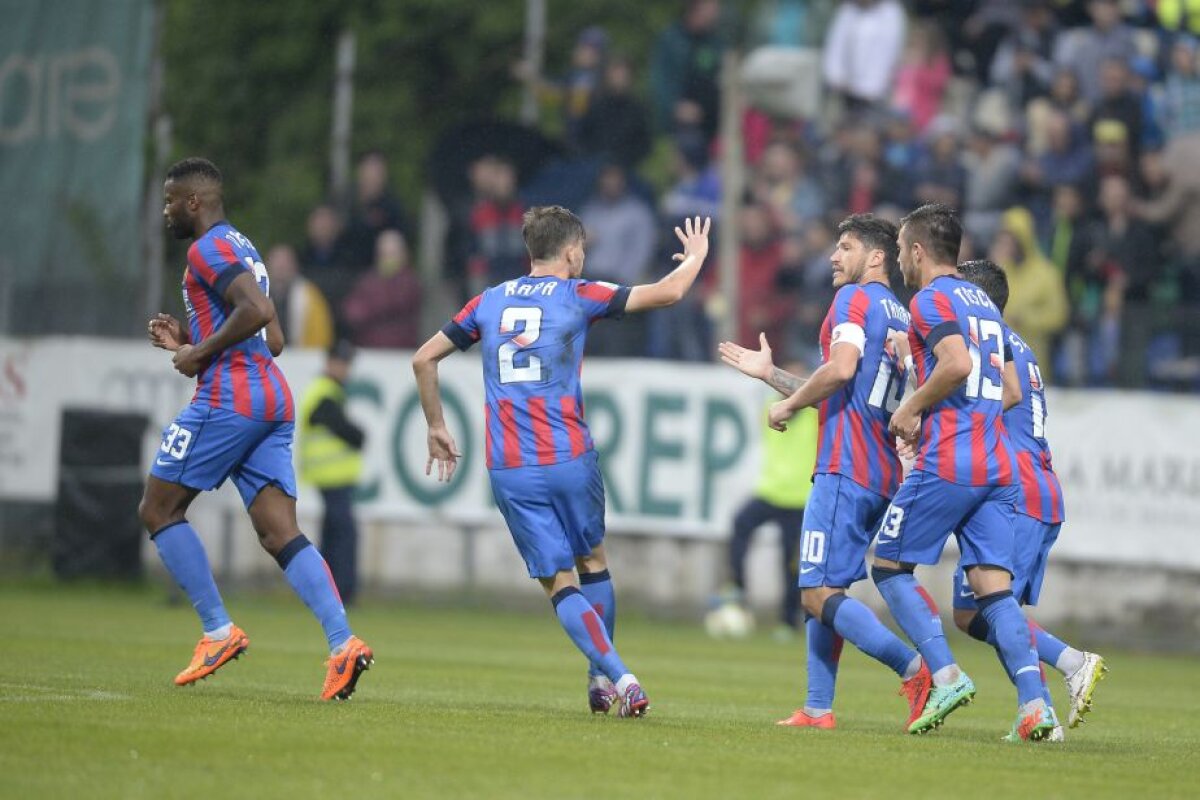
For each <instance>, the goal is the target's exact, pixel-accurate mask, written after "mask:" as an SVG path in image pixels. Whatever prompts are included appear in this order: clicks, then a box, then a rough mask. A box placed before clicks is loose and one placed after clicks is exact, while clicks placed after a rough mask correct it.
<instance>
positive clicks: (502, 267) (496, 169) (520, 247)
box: [467, 156, 527, 295]
mask: <svg viewBox="0 0 1200 800" xmlns="http://www.w3.org/2000/svg"><path fill="white" fill-rule="evenodd" d="M471 181H472V184H473V185H474V187H475V203H474V205H473V206H472V207H471V217H470V220H471V221H470V230H471V239H472V242H471V255H470V257H469V259H468V261H467V280H468V285H467V288H468V292H467V293H468V295H475V294H478V293H479V292H481V291H482V290H483V289H484V288H485V287H487V286H495V285H496V284H498V283H501V282H503V281H506V280H509V279H511V278H516V277H518V276H520V275H522V274H523V273H524V272H525V268H526V264H527V258H526V251H525V240H524V239H523V238H522V237H521V226H522V224H523V223H522V219H523V217H524V214H525V206H524V205H523V204H522V203H521V201H520V200H519V199H518V198H517V170H516V167H514V166H513V163H512V162H511V161H508V160H507V159H503V158H497V157H495V156H485V157H484V158H482V159H480V160H479V161H477V162H476V163H475V164H473V165H472V167H471Z"/></svg>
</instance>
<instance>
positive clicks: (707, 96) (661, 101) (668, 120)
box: [650, 0, 725, 146]
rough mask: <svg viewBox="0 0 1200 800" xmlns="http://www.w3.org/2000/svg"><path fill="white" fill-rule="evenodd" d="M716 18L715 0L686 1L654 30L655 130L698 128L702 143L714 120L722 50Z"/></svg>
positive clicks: (718, 6) (714, 128)
mask: <svg viewBox="0 0 1200 800" xmlns="http://www.w3.org/2000/svg"><path fill="white" fill-rule="evenodd" d="M720 20H721V3H720V0H688V1H687V6H686V8H685V10H684V13H683V18H682V19H681V20H679V21H678V22H675V23H674V24H672V25H671V26H670V27H669V28H667V29H666V30H665V31H663V32H662V33H661V34H660V35H659V37H658V39H657V41H656V42H655V43H654V49H653V51H652V52H651V54H650V86H651V91H652V92H653V95H654V117H655V122H656V124H657V125H658V128H659V130H661V131H665V132H668V133H676V132H679V131H683V130H695V131H699V132H700V133H701V134H702V135H703V139H704V142H705V145H706V146H707V144H708V142H709V141H711V140H712V137H713V135H714V134H715V133H716V131H717V126H718V122H719V116H718V109H719V100H720V91H719V85H718V76H719V75H720V70H721V55H722V52H723V51H724V49H725V40H724V35H723V33H722V31H721V29H720V25H719V23H720Z"/></svg>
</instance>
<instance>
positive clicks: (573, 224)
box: [521, 206, 587, 261]
mask: <svg viewBox="0 0 1200 800" xmlns="http://www.w3.org/2000/svg"><path fill="white" fill-rule="evenodd" d="M523 222H524V224H523V225H522V226H521V236H522V237H523V238H524V239H525V247H527V248H528V249H529V258H530V259H532V260H533V261H549V260H550V259H553V258H555V257H557V256H558V254H559V253H561V252H562V251H563V248H564V247H566V246H567V245H569V244H572V243H574V242H582V241H583V240H584V239H585V238H587V234H586V233H585V232H584V229H583V222H581V221H580V219H579V217H577V216H575V215H574V214H572V213H571V212H570V211H569V210H568V209H565V208H563V207H562V206H537V207H534V208H531V209H529V210H528V211H526V212H525V217H524V220H523Z"/></svg>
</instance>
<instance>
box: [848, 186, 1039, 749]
mask: <svg viewBox="0 0 1200 800" xmlns="http://www.w3.org/2000/svg"><path fill="white" fill-rule="evenodd" d="M961 239H962V225H961V223H960V222H959V220H958V216H957V214H955V213H954V211H953V210H952V209H950V208H948V207H946V206H942V205H938V204H929V205H924V206H921V207H920V208H918V209H916V210H915V211H913V212H912V213H911V214H909V215H908V216H906V217H905V218H904V219H903V220H902V224H901V227H900V236H899V244H900V270H901V273H902V274H903V276H904V282H905V283H906V284H907V285H909V286H911V287H913V288H916V289H918V290H919V291H918V292H917V293H916V295H915V296H914V297H913V299H912V302H911V303H910V304H909V309H910V311H911V312H912V325H911V327H910V329H909V343H910V345H911V348H912V354H913V362H914V364H915V368H916V372H917V385H918V388H917V390H916V391H915V392H913V393H911V394H909V395H908V396H907V397H906V398H905V399H904V401H903V402H902V403H901V404H900V406H899V407H898V408H897V409H896V410H895V412H894V413H893V414H892V419H891V423H890V430H891V432H892V433H893V434H895V435H896V436H898V437H901V438H902V439H903V440H904V441H905V443H906V444H907V446H908V447H909V448H912V449H914V450H915V452H916V462H915V464H914V465H913V470H912V472H910V473H909V475H908V477H906V478H905V479H904V482H903V483H902V484H901V485H900V490H899V491H898V492H897V493H896V496H895V498H894V499H893V500H892V504H891V506H889V507H888V509H887V511H886V512H885V513H884V516H883V520H882V522H881V523H880V527H879V535H878V543H877V544H876V547H875V562H874V568H873V569H872V577H873V578H874V580H875V583H876V585H877V586H878V587H879V592H880V594H882V595H883V598H884V600H885V601H886V602H887V604H888V607H889V608H890V609H891V611H892V615H893V616H894V617H895V618H896V621H897V622H899V623H900V627H902V628H903V629H904V632H905V633H906V634H908V637H909V638H910V639H912V641H913V642H915V643H916V645H917V648H918V649H919V650H920V651H921V655H922V656H923V657H924V659H925V662H926V663H927V664H928V666H929V669H930V671H931V672H932V678H933V687H932V689H931V690H930V691H929V696H928V698H927V699H926V702H925V706H924V708H923V709H922V710H921V712H920V713H918V714H917V715H916V717H915V718H914V719H913V720H912V722H911V723H910V724H909V728H908V730H909V732H910V733H924V732H926V731H928V730H931V729H932V728H934V727H936V726H938V725H940V724H941V723H942V722H943V720H945V718H946V716H947V715H948V714H950V712H952V711H953V710H954V709H956V708H959V707H960V706H962V705H965V704H967V703H969V702H971V700H972V699H973V698H974V696H975V685H974V683H972V681H971V679H970V677H968V676H967V674H966V673H965V672H963V671H962V670H961V669H959V667H958V665H957V664H956V663H955V661H954V656H953V654H951V652H950V648H949V647H948V645H947V644H946V639H945V636H944V635H943V633H942V625H941V620H940V617H939V616H938V613H937V609H936V606H935V605H934V604H933V602H932V600H931V599H930V598H929V595H928V593H927V592H926V591H925V590H924V589H923V588H922V587H921V585H920V584H919V583H917V581H916V578H915V577H914V576H913V568H914V566H915V565H916V564H936V563H937V561H938V559H939V557H940V556H941V552H942V548H943V547H944V545H945V542H946V539H947V538H948V537H949V536H950V534H951V532H957V536H958V541H959V549H960V550H961V552H962V566H963V569H964V570H965V572H966V576H967V581H968V582H969V584H970V586H971V589H972V591H973V592H974V594H975V597H976V603H977V604H978V608H979V613H980V614H981V615H982V616H983V617H984V619H985V620H987V623H988V626H989V627H990V628H991V629H992V631H993V632H994V635H995V639H996V643H997V651H998V653H999V654H1000V658H1001V661H1002V663H1003V664H1004V666H1005V669H1006V670H1007V672H1008V674H1009V675H1011V676H1013V680H1014V682H1015V683H1016V686H1017V697H1018V704H1019V705H1018V711H1017V719H1016V722H1015V724H1014V728H1015V730H1016V733H1017V735H1018V736H1019V738H1021V739H1023V740H1032V741H1039V740H1041V739H1044V738H1046V737H1048V736H1049V735H1050V734H1051V732H1052V731H1053V729H1054V727H1055V725H1057V720H1056V719H1055V716H1054V710H1053V707H1052V706H1051V705H1050V704H1049V703H1047V702H1046V700H1045V698H1044V697H1043V695H1042V681H1041V675H1040V670H1039V669H1038V665H1037V654H1036V653H1035V652H1034V651H1033V649H1032V648H1031V647H1030V632H1029V624H1028V623H1027V622H1026V620H1025V617H1024V616H1023V615H1022V614H1021V608H1020V606H1018V605H1017V601H1016V600H1015V599H1014V598H1013V593H1012V586H1011V577H1012V570H1013V565H1012V554H1013V515H1014V513H1015V512H1014V508H1013V506H1014V503H1015V502H1016V498H1017V490H1016V488H1015V487H1014V486H1013V485H1012V482H1013V476H1014V473H1015V472H1016V469H1015V458H1014V453H1013V448H1012V443H1011V441H1010V440H1009V436H1008V432H1007V431H1006V430H1005V427H1004V422H1003V419H1002V414H1003V403H1004V400H1005V397H1006V396H1007V397H1009V398H1011V400H1012V402H1015V401H1016V399H1017V392H1019V391H1020V387H1019V386H1016V385H1014V384H1013V383H1012V382H1011V380H1010V381H1005V380H1004V332H1005V328H1004V323H1003V320H1002V319H1001V317H1000V311H999V309H997V308H996V306H995V304H994V303H992V301H991V300H990V299H988V297H987V295H986V294H985V293H984V292H982V291H981V290H980V289H979V288H978V287H976V286H975V285H973V284H971V283H968V282H967V281H965V280H963V279H962V278H961V277H959V275H958V272H957V268H956V262H957V257H958V250H959V246H960V242H961ZM918 436H919V439H918Z"/></svg>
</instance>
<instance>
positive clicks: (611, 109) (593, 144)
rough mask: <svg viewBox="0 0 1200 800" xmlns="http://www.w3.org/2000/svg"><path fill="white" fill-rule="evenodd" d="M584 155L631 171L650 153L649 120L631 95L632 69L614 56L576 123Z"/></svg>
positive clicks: (641, 106) (640, 105) (638, 102)
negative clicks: (607, 161) (592, 98)
mask: <svg viewBox="0 0 1200 800" xmlns="http://www.w3.org/2000/svg"><path fill="white" fill-rule="evenodd" d="M579 144H580V147H581V148H582V149H583V151H584V152H585V153H588V154H591V155H600V156H603V157H605V158H607V159H609V160H611V161H614V162H616V163H617V164H620V165H621V166H622V167H624V168H625V169H627V170H631V169H634V168H635V167H637V165H638V164H639V163H641V161H642V159H644V158H645V157H646V155H647V154H648V153H649V152H650V120H649V112H648V111H647V110H646V106H645V104H643V103H642V101H641V100H640V99H638V97H637V96H636V95H635V94H634V93H633V66H632V64H631V63H630V61H629V59H628V58H625V57H624V56H614V57H613V58H611V59H609V61H608V64H607V65H605V67H604V82H603V83H602V84H601V87H600V90H599V92H597V94H596V97H595V99H594V100H593V101H592V102H591V103H590V104H589V105H588V110H587V113H586V114H584V116H583V119H582V120H580V124H579Z"/></svg>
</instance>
